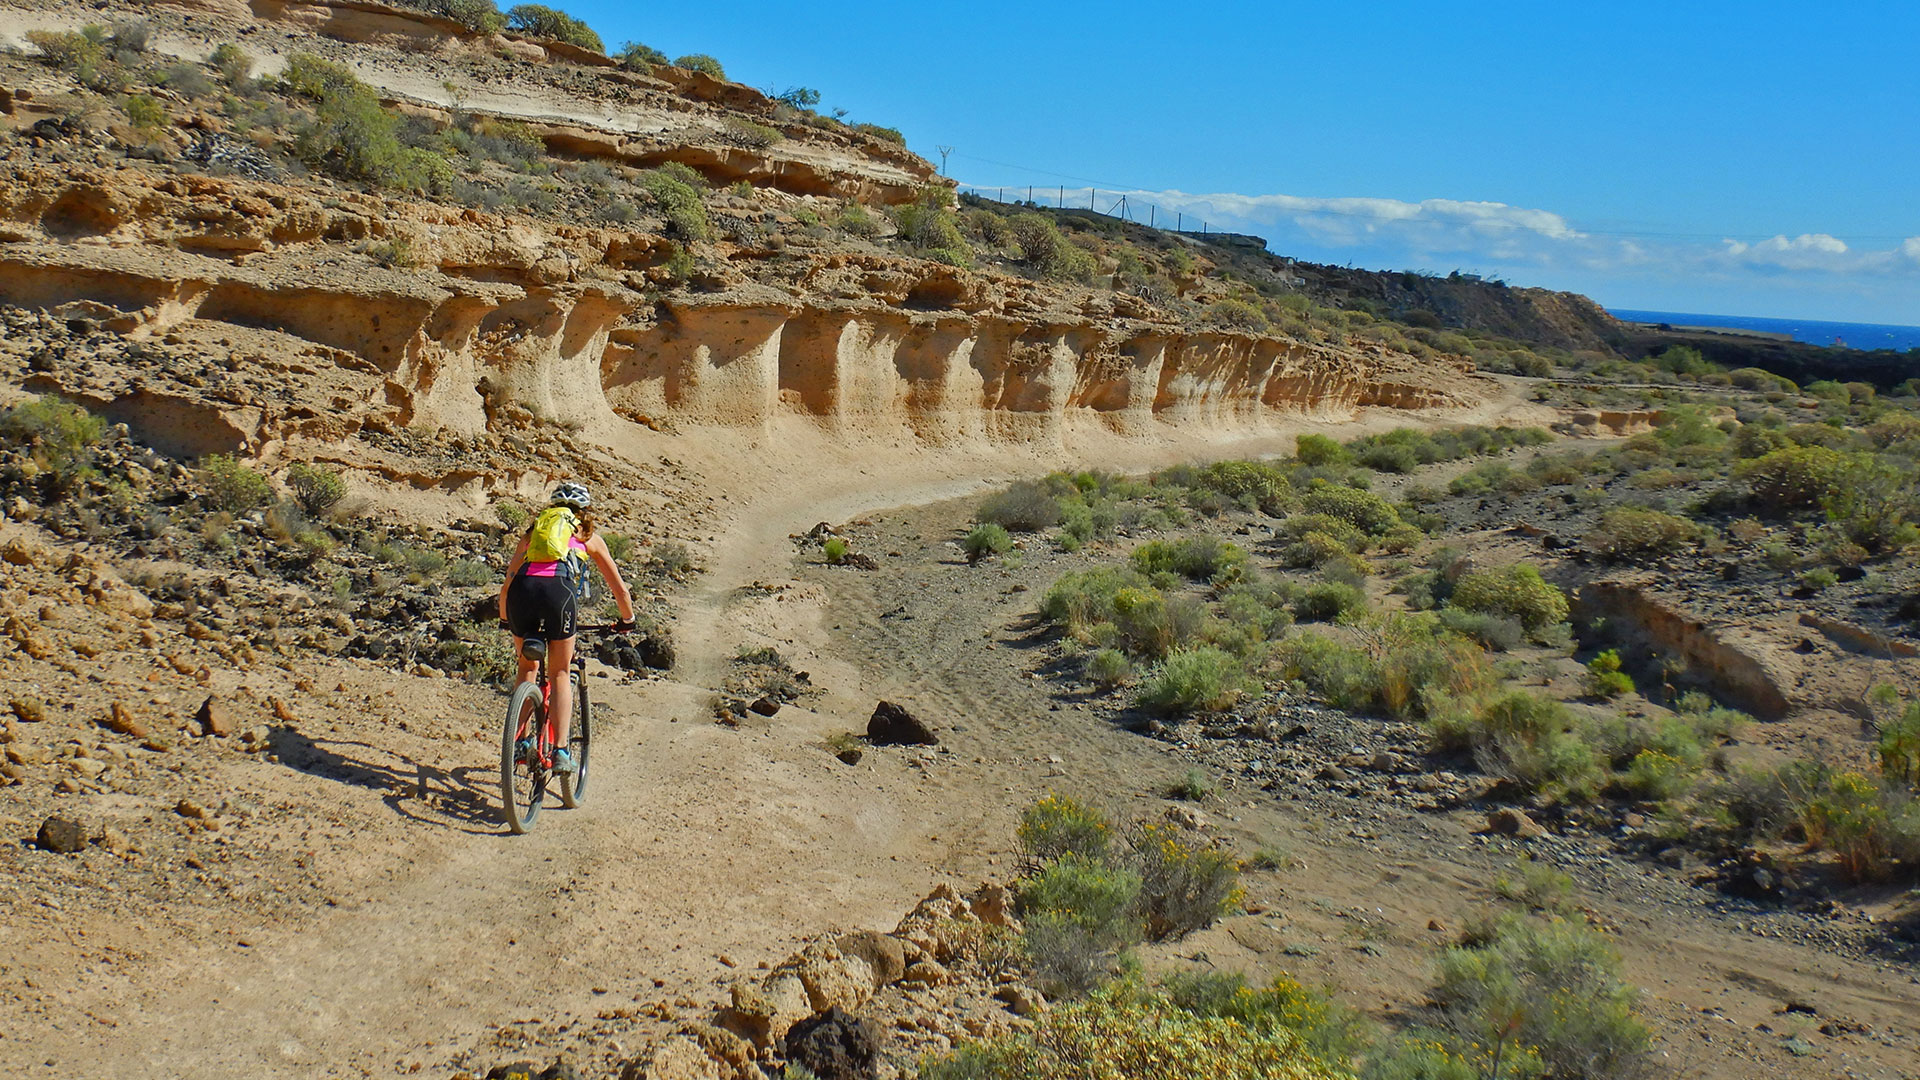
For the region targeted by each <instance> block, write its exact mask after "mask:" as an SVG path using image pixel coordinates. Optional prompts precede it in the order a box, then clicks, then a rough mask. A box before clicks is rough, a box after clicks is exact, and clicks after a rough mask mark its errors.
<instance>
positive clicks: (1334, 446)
mask: <svg viewBox="0 0 1920 1080" xmlns="http://www.w3.org/2000/svg"><path fill="white" fill-rule="evenodd" d="M1293 446H1294V450H1293V455H1294V457H1295V458H1296V459H1297V460H1298V461H1299V462H1300V464H1302V465H1345V464H1347V463H1348V462H1349V461H1352V460H1353V455H1352V454H1350V453H1348V452H1347V448H1346V447H1344V446H1341V445H1340V444H1339V443H1337V442H1335V441H1333V440H1332V439H1330V438H1328V437H1326V436H1325V435H1297V436H1295V437H1294V440H1293Z"/></svg>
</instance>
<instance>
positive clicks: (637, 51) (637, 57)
mask: <svg viewBox="0 0 1920 1080" xmlns="http://www.w3.org/2000/svg"><path fill="white" fill-rule="evenodd" d="M613 56H614V59H616V60H618V61H620V66H621V67H623V68H625V69H627V70H628V71H637V72H639V73H641V74H642V75H644V74H646V73H648V72H650V71H652V70H653V69H654V68H656V67H664V66H666V64H667V63H668V60H667V54H666V53H663V52H661V51H660V50H659V49H656V48H653V47H651V46H648V45H642V44H641V43H639V42H637V41H629V42H627V43H626V44H624V45H622V46H620V51H619V52H617V53H614V54H613Z"/></svg>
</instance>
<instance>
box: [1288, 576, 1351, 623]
mask: <svg viewBox="0 0 1920 1080" xmlns="http://www.w3.org/2000/svg"><path fill="white" fill-rule="evenodd" d="M1366 611H1367V594H1366V593H1365V592H1364V591H1362V590H1361V589H1359V588H1357V587H1355V586H1352V585H1348V584H1345V583H1343V582H1338V581H1321V582H1316V583H1314V584H1312V585H1309V586H1307V588H1306V589H1305V590H1303V591H1302V592H1301V593H1300V595H1299V597H1298V598H1297V599H1295V600H1294V602H1293V617H1294V618H1296V619H1298V620H1300V621H1301V622H1331V621H1333V620H1336V619H1344V618H1352V617H1354V616H1357V615H1364V614H1366Z"/></svg>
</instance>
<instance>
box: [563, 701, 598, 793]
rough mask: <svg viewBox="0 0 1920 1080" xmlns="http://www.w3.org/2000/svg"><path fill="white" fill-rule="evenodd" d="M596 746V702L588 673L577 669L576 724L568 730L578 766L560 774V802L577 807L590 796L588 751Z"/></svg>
mask: <svg viewBox="0 0 1920 1080" xmlns="http://www.w3.org/2000/svg"><path fill="white" fill-rule="evenodd" d="M592 749H593V703H592V702H590V701H588V700H587V679H586V676H585V674H583V673H582V672H580V671H578V670H575V671H574V673H573V726H572V727H570V728H569V729H568V730H567V752H568V753H570V754H572V755H573V764H574V770H573V772H572V773H571V774H568V773H562V774H560V805H561V806H564V807H566V808H568V809H569V810H571V809H573V808H574V807H576V806H579V805H580V804H581V803H583V802H585V801H586V799H587V755H588V754H589V753H590V752H591V751H592Z"/></svg>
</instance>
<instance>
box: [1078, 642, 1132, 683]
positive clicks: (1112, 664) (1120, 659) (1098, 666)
mask: <svg viewBox="0 0 1920 1080" xmlns="http://www.w3.org/2000/svg"><path fill="white" fill-rule="evenodd" d="M1086 668H1087V678H1088V679H1089V680H1090V681H1092V682H1093V683H1094V684H1096V685H1098V686H1102V687H1105V688H1106V689H1109V690H1111V689H1113V688H1114V687H1116V686H1119V685H1120V684H1121V683H1124V682H1126V681H1127V678H1128V676H1130V675H1132V674H1133V662H1132V661H1131V660H1129V659H1127V654H1126V653H1123V652H1121V651H1120V650H1119V649H1111V648H1109V649H1095V650H1094V651H1093V652H1091V653H1089V654H1087V661H1086Z"/></svg>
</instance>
